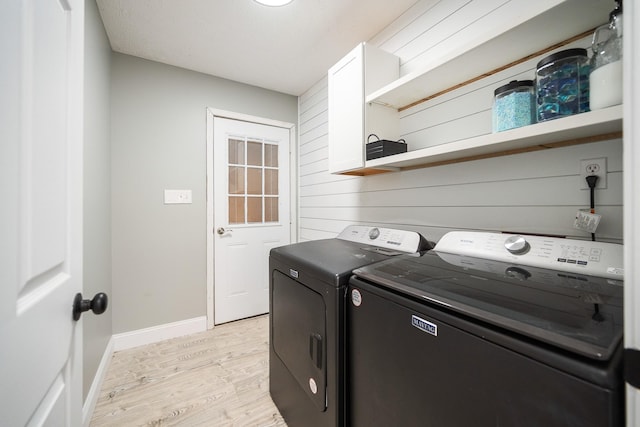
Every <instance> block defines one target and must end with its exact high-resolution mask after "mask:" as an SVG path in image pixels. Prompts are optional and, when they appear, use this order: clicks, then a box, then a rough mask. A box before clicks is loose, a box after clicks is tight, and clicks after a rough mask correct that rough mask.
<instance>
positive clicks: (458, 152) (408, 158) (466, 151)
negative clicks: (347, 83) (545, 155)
mask: <svg viewBox="0 0 640 427" xmlns="http://www.w3.org/2000/svg"><path fill="white" fill-rule="evenodd" d="M621 136H622V105H616V106H613V107H609V108H605V109H602V110H596V111H590V112H588V113H582V114H576V115H574V116H569V117H564V118H560V119H555V120H550V121H547V122H542V123H536V124H534V125H530V126H524V127H521V128H517V129H511V130H508V131H504V132H498V133H492V134H487V135H481V136H478V137H474V138H468V139H462V140H459V141H454V142H449V143H446V144H441V145H436V146H432V147H427V148H422V149H419V150H414V151H408V152H406V153H402V154H396V155H393V156H388V157H383V158H379V159H375V160H370V161H367V162H366V163H365V168H364V170H361V171H358V172H354V173H353V174H356V175H371V174H374V173H382V172H389V171H394V170H406V169H415V168H422V167H428V166H437V165H440V164H446V163H453V162H457V161H468V160H475V159H480V158H487V157H495V156H502V155H508V154H515V153H522V152H527V151H535V150H543V149H549V148H554V147H559V146H567V145H575V144H584V143H588V142H594V141H601V140H605V139H613V138H619V137H621Z"/></svg>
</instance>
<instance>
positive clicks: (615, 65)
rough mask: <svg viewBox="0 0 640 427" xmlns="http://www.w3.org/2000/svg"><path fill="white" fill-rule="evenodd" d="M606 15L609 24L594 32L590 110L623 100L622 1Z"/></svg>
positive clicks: (619, 102) (590, 78)
mask: <svg viewBox="0 0 640 427" xmlns="http://www.w3.org/2000/svg"><path fill="white" fill-rule="evenodd" d="M616 3H617V6H616V8H615V9H614V10H613V11H611V13H610V14H609V23H608V24H605V25H602V26H600V27H598V28H597V29H596V31H595V32H594V33H593V40H592V42H591V49H592V50H593V56H592V58H591V75H590V76H589V83H590V85H591V88H590V90H589V96H590V98H589V107H590V108H591V109H592V110H597V109H599V108H605V107H610V106H612V105H618V104H621V103H622V0H619V1H617V2H616Z"/></svg>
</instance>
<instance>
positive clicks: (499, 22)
mask: <svg viewBox="0 0 640 427" xmlns="http://www.w3.org/2000/svg"><path fill="white" fill-rule="evenodd" d="M612 7H613V2H611V1H603V0H544V1H543V0H540V1H531V0H526V1H510V2H509V3H507V4H506V5H504V6H502V7H501V8H499V9H498V10H497V11H496V13H492V14H490V15H487V17H485V18H481V19H480V20H478V21H476V22H475V23H474V24H472V25H473V26H474V27H475V28H474V31H475V32H476V33H477V34H478V37H476V38H475V39H474V41H473V42H472V43H460V46H463V47H461V48H459V49H457V50H449V51H447V50H445V49H444V48H443V49H440V51H438V47H437V46H436V47H434V48H433V49H432V51H433V60H431V61H430V62H429V63H426V64H422V66H421V67H420V68H419V69H417V70H415V71H413V72H410V73H409V74H407V75H405V76H403V77H401V78H400V79H398V80H396V81H394V82H392V83H391V84H389V85H387V86H384V87H383V88H381V89H379V90H377V91H375V92H374V93H372V94H370V95H369V96H367V97H366V102H367V103H376V104H381V105H385V106H388V107H392V108H396V109H404V108H407V107H408V106H411V105H414V104H416V103H419V102H421V101H423V100H425V99H427V98H429V97H432V96H434V95H437V94H439V93H441V92H442V91H446V90H447V89H450V88H455V87H457V86H460V85H461V84H463V83H464V82H467V81H469V80H474V79H477V78H478V77H479V76H480V77H482V76H483V75H484V74H485V73H488V72H490V71H493V70H496V69H500V68H506V67H507V66H508V64H509V63H511V62H513V61H517V60H520V59H522V58H523V57H527V56H528V55H532V54H534V53H536V52H539V51H541V50H543V49H545V48H549V47H550V46H554V44H555V43H558V41H561V40H566V39H569V38H571V37H574V36H576V35H578V34H583V33H585V32H588V31H591V30H593V29H594V28H595V27H597V26H598V25H601V24H603V23H605V22H606V20H607V16H609V12H610V10H611V9H612ZM514 16H517V17H518V18H517V19H513V17H514ZM548 28H553V31H547V30H546V29H548ZM453 37H455V35H454V36H453Z"/></svg>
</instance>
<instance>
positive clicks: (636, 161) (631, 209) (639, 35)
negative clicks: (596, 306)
mask: <svg viewBox="0 0 640 427" xmlns="http://www.w3.org/2000/svg"><path fill="white" fill-rule="evenodd" d="M622 16H623V26H624V28H625V30H624V31H625V35H624V37H625V38H624V54H623V57H624V61H623V66H624V70H623V79H624V82H623V86H624V96H623V105H624V120H623V126H624V129H623V134H624V136H623V141H624V142H623V151H624V156H623V168H622V170H623V172H624V183H623V189H624V278H625V281H624V282H625V283H624V347H625V348H627V349H635V350H640V327H638V325H639V323H638V322H640V315H639V314H638V308H640V268H638V266H637V264H635V262H637V261H638V257H639V256H640V227H638V225H637V221H636V218H638V214H640V200H639V199H638V192H639V191H640V172H638V167H640V145H638V143H640V124H639V123H638V122H637V121H635V120H633V119H632V118H633V117H637V114H638V113H640V111H639V110H640V104H638V102H637V100H638V99H639V97H640V82H639V80H638V77H637V75H638V74H637V73H638V71H639V70H640V55H638V54H637V52H638V48H639V47H640V30H638V27H637V24H639V23H640V7H639V5H638V3H637V2H626V3H625V5H624V13H623V15H622ZM626 403H627V406H626V415H627V421H626V423H627V426H637V425H640V389H637V388H635V387H633V386H631V385H629V384H627V385H626Z"/></svg>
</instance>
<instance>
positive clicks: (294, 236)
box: [206, 108, 298, 329]
mask: <svg viewBox="0 0 640 427" xmlns="http://www.w3.org/2000/svg"><path fill="white" fill-rule="evenodd" d="M214 117H221V118H225V119H232V120H241V121H245V122H250V123H257V124H261V125H267V126H277V127H281V128H286V129H289V185H290V187H291V188H290V199H289V206H290V212H291V213H290V215H289V217H290V222H289V228H290V232H291V242H296V241H297V240H298V233H297V231H298V173H297V171H298V156H297V151H298V150H297V147H298V146H297V143H296V141H297V140H296V125H295V124H293V123H287V122H281V121H278V120H272V119H265V118H262V117H257V116H251V115H248V114H242V113H234V112H232V111H225V110H218V109H214V108H207V230H206V233H207V329H212V328H213V326H214V317H213V315H214V306H215V305H214V300H213V298H214V286H215V283H214V275H215V271H214V263H213V257H214V233H215V224H214V208H213V119H214Z"/></svg>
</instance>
